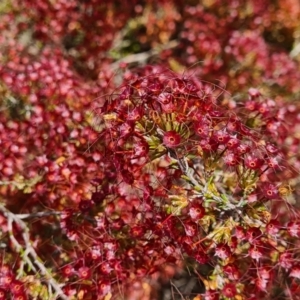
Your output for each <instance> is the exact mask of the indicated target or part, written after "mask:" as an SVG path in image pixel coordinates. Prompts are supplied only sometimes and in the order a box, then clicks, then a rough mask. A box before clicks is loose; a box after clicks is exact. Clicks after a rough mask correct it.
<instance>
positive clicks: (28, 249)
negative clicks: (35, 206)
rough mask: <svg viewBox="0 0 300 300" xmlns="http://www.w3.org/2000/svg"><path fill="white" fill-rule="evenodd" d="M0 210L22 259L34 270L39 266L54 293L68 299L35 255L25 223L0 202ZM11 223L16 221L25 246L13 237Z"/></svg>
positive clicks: (65, 299) (28, 215)
mask: <svg viewBox="0 0 300 300" xmlns="http://www.w3.org/2000/svg"><path fill="white" fill-rule="evenodd" d="M0 211H1V212H2V213H3V214H4V216H5V217H6V218H7V225H8V232H9V238H10V240H11V242H12V244H13V245H14V247H15V248H16V250H17V252H18V253H21V254H22V259H23V260H24V261H25V262H26V263H27V265H28V266H29V267H30V268H31V269H32V270H33V271H34V272H37V269H36V267H35V266H37V267H38V268H39V271H40V273H41V274H42V275H43V276H44V277H45V280H46V281H47V282H48V285H50V286H51V287H52V289H53V290H54V291H55V292H56V295H57V296H58V297H60V298H61V299H62V300H68V299H69V298H68V296H67V295H66V294H65V293H64V292H63V290H62V289H61V287H60V285H59V283H58V282H56V280H55V279H54V278H53V276H52V274H51V273H50V272H49V271H48V270H47V268H46V267H45V266H44V264H43V263H42V260H41V258H40V257H39V256H38V255H37V253H36V251H35V249H34V248H33V247H32V244H31V241H30V236H29V229H28V226H27V224H26V223H25V222H24V221H22V218H20V217H19V216H18V215H16V214H14V213H12V212H10V211H9V210H8V209H7V208H6V207H5V206H3V205H1V204H0ZM41 215H45V213H40V214H39V216H41ZM30 216H32V214H25V215H21V217H23V219H24V218H27V217H30ZM13 223H16V224H17V225H18V226H19V228H20V229H21V230H22V237H23V240H24V242H25V246H22V245H21V244H20V243H19V242H18V241H17V240H16V238H15V237H14V235H13V230H12V226H13Z"/></svg>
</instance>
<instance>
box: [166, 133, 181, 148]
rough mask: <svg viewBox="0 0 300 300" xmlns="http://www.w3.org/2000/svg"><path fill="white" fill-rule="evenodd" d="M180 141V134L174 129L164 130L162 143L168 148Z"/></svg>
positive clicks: (173, 146) (175, 145)
mask: <svg viewBox="0 0 300 300" xmlns="http://www.w3.org/2000/svg"><path fill="white" fill-rule="evenodd" d="M180 142H181V136H180V134H178V133H177V132H176V131H174V130H171V131H167V132H165V134H164V136H163V144H164V145H165V146H166V147H168V148H175V147H177V146H178V145H179V144H180Z"/></svg>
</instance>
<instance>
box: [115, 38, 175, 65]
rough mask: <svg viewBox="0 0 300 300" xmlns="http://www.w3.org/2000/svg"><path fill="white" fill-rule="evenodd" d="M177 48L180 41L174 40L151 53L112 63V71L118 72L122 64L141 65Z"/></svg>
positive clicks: (129, 56)
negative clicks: (165, 51)
mask: <svg viewBox="0 0 300 300" xmlns="http://www.w3.org/2000/svg"><path fill="white" fill-rule="evenodd" d="M177 46H178V41H175V40H173V41H170V42H169V43H167V44H165V45H162V46H159V47H156V48H154V49H151V50H149V51H145V52H141V53H136V54H130V55H127V56H125V57H123V58H121V59H119V60H117V61H116V62H114V63H112V64H111V65H110V67H111V69H112V70H117V69H118V68H119V65H120V64H122V63H125V64H132V63H141V62H144V63H145V62H146V61H147V60H148V59H149V58H150V57H153V56H156V55H158V54H160V52H162V51H163V50H167V49H172V48H175V47H177Z"/></svg>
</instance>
